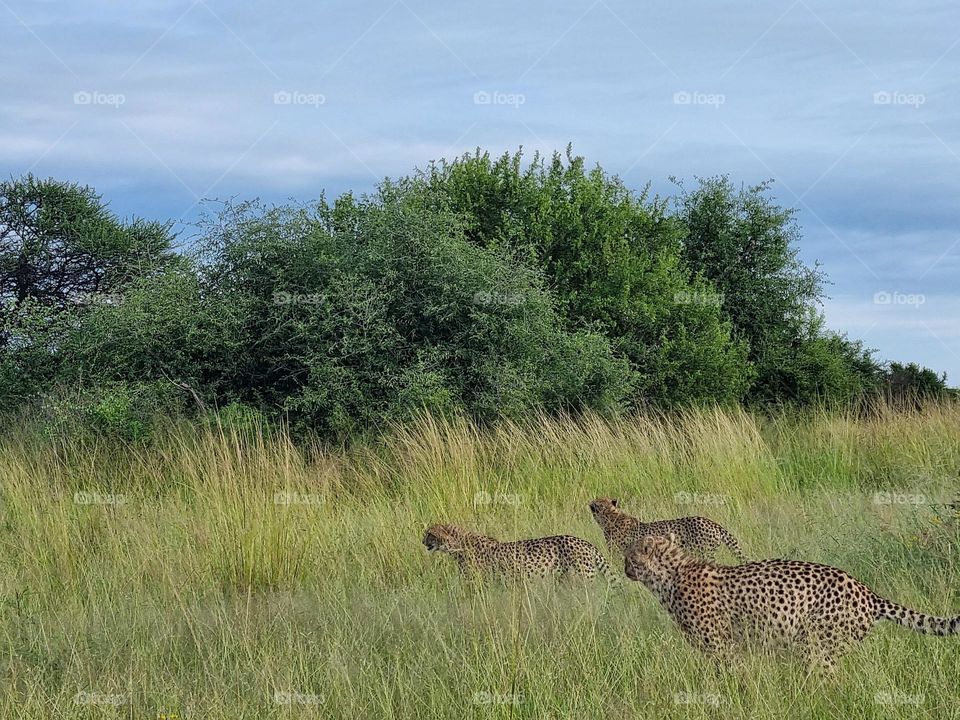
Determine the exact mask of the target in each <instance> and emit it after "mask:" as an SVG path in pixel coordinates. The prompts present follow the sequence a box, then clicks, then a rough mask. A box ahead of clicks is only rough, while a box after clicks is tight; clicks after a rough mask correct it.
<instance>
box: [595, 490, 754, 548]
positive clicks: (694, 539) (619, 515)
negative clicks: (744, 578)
mask: <svg viewBox="0 0 960 720" xmlns="http://www.w3.org/2000/svg"><path fill="white" fill-rule="evenodd" d="M590 512H591V513H593V519H594V520H596V521H597V524H598V525H600V529H601V530H603V537H604V538H605V539H606V541H607V547H609V548H610V552H619V553H624V552H625V551H626V549H627V546H628V545H630V543H632V542H635V541H637V540H639V539H640V538H642V537H644V536H646V535H667V534H668V533H674V534H675V535H676V536H677V539H678V542H679V543H680V545H682V546H683V548H684V549H685V550H686V551H687V552H690V553H693V554H694V555H697V556H698V557H704V558H712V557H713V556H714V554H715V553H716V551H717V549H718V548H719V547H720V546H721V545H725V546H726V547H728V548H729V549H730V552H732V553H733V554H734V555H735V556H736V557H737V559H738V560H739V561H740V562H743V561H744V559H745V558H744V555H743V551H742V550H741V549H740V543H739V542H738V541H737V539H736V538H735V537H734V536H733V535H732V534H731V533H730V532H729V531H728V530H727V529H726V528H724V527H723V526H722V525H719V524H718V523H715V522H714V521H713V520H710V519H709V518H705V517H683V518H677V519H675V520H655V521H653V522H642V521H640V520H639V519H638V518H635V517H633V516H632V515H628V514H627V513H625V512H624V511H623V510H621V509H620V507H619V506H618V505H617V501H616V500H615V499H613V498H597V499H596V500H594V501H593V502H592V503H590Z"/></svg>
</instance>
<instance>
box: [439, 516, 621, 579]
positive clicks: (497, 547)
mask: <svg viewBox="0 0 960 720" xmlns="http://www.w3.org/2000/svg"><path fill="white" fill-rule="evenodd" d="M423 544H424V545H426V547H427V550H428V551H430V552H446V553H449V554H450V555H452V556H453V558H454V559H455V560H456V561H457V566H458V567H459V568H460V572H461V573H463V574H465V575H466V574H471V573H477V572H479V573H491V574H495V575H506V576H509V577H513V578H521V577H546V576H548V575H568V574H572V575H579V576H582V577H586V578H593V577H596V575H597V574H598V573H599V574H602V575H603V576H604V577H606V578H607V579H608V580H611V581H617V580H619V578H617V577H616V576H615V575H614V573H613V572H612V571H611V569H610V566H609V565H608V564H607V561H606V560H605V559H604V557H603V555H602V554H601V553H600V551H599V550H597V548H596V547H594V546H593V545H591V544H590V543H588V542H587V541H586V540H581V539H580V538H578V537H573V536H572V535H555V536H553V537H545V538H536V539H534V540H517V541H515V542H500V541H499V540H496V539H495V538H492V537H489V536H487V535H480V534H479V533H475V532H472V531H470V530H465V529H463V528H460V527H457V526H456V525H446V524H444V525H431V526H430V527H429V528H427V532H426V535H424V538H423Z"/></svg>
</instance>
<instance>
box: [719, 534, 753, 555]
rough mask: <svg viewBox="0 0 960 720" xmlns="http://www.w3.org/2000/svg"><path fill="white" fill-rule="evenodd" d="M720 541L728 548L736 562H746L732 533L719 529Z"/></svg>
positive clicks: (738, 542) (741, 549)
mask: <svg viewBox="0 0 960 720" xmlns="http://www.w3.org/2000/svg"><path fill="white" fill-rule="evenodd" d="M720 540H721V542H723V544H724V545H726V546H727V547H728V548H730V552H732V553H733V554H734V555H736V556H737V560H739V561H740V562H746V559H747V556H746V555H744V554H743V548H741V547H740V541H739V540H737V539H736V538H735V537H734V536H733V533H731V532H730V531H728V530H727V529H726V528H720Z"/></svg>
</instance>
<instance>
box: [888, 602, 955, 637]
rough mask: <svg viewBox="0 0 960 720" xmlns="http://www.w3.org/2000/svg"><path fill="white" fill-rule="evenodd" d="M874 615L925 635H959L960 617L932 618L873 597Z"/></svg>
mask: <svg viewBox="0 0 960 720" xmlns="http://www.w3.org/2000/svg"><path fill="white" fill-rule="evenodd" d="M874 597H875V601H874V607H875V610H874V612H875V615H876V617H877V619H879V620H891V621H893V622H895V623H897V624H899V625H903V627H905V628H909V629H911V630H915V631H916V632H919V633H925V634H927V635H960V615H958V616H957V617H952V618H943V617H934V616H933V615H924V614H923V613H920V612H917V611H916V610H911V609H910V608H908V607H904V606H903V605H897V604H896V603H894V602H890V601H889V600H885V599H884V598H882V597H880V596H879V595H875V596H874Z"/></svg>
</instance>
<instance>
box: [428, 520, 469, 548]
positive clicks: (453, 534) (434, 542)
mask: <svg viewBox="0 0 960 720" xmlns="http://www.w3.org/2000/svg"><path fill="white" fill-rule="evenodd" d="M463 536H464V531H463V530H461V529H460V528H458V527H457V526H456V525H447V524H436V525H431V526H430V527H428V528H427V532H426V534H425V535H424V536H423V544H424V545H425V546H426V547H427V551H428V552H448V553H453V552H460V551H461V550H462V549H463Z"/></svg>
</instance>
